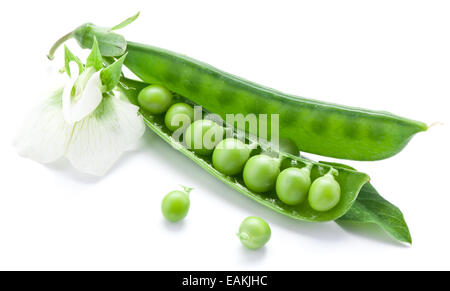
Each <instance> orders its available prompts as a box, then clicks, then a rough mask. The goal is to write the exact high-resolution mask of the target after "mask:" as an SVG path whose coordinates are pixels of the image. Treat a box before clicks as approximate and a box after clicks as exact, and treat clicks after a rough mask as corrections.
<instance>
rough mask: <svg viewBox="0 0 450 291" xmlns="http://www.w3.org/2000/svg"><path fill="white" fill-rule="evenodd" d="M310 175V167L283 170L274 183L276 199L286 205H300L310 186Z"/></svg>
mask: <svg viewBox="0 0 450 291" xmlns="http://www.w3.org/2000/svg"><path fill="white" fill-rule="evenodd" d="M310 175H311V170H310V165H308V166H307V167H303V168H301V169H299V168H294V167H291V168H287V169H285V170H283V171H282V172H281V173H280V175H279V176H278V179H277V183H276V192H277V196H278V198H279V199H280V200H281V201H282V202H284V203H286V204H287V205H297V204H300V203H302V202H303V201H304V200H305V199H306V197H307V196H308V191H309V187H310V186H311V178H310Z"/></svg>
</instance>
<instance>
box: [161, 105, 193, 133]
mask: <svg viewBox="0 0 450 291" xmlns="http://www.w3.org/2000/svg"><path fill="white" fill-rule="evenodd" d="M193 120H194V109H193V108H192V106H191V105H189V104H186V103H175V104H173V105H172V106H170V108H169V110H167V113H166V116H165V117H164V123H165V124H166V126H167V128H168V129H169V130H170V131H176V130H177V129H179V128H181V127H187V126H189V124H191V122H192V121H193Z"/></svg>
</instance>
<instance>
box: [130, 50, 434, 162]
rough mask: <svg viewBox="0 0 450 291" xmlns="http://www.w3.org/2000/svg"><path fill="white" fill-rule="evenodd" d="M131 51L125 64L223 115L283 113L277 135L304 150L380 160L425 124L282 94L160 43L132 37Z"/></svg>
mask: <svg viewBox="0 0 450 291" xmlns="http://www.w3.org/2000/svg"><path fill="white" fill-rule="evenodd" d="M127 52H128V55H127V58H126V59H125V62H124V64H125V66H127V67H128V68H129V69H130V70H131V71H132V72H133V73H135V74H136V75H137V76H138V77H139V78H141V79H142V80H143V81H144V82H148V83H158V84H163V85H164V86H166V87H167V88H168V89H169V90H171V91H174V92H176V93H178V94H180V95H182V96H184V97H186V98H187V99H189V100H191V101H192V102H195V103H197V104H199V105H202V106H203V107H204V108H205V109H206V110H208V111H209V112H212V113H215V114H219V115H220V116H221V117H222V118H223V119H224V120H225V118H226V114H244V115H246V114H250V113H253V114H279V136H280V137H281V138H290V139H292V140H293V141H294V142H295V144H296V145H297V146H298V148H299V149H300V151H304V152H309V153H314V154H319V155H323V156H329V157H335V158H341V159H350V160H381V159H385V158H388V157H391V156H393V155H395V154H396V153H398V152H399V151H401V150H402V149H403V148H404V147H405V146H406V144H407V143H408V142H409V140H410V139H411V138H412V136H413V135H414V134H415V133H417V132H420V131H424V130H426V129H427V126H426V125H425V124H423V123H421V122H418V121H413V120H410V119H406V118H402V117H398V116H396V115H393V114H391V113H388V112H378V111H369V110H364V109H360V108H353V107H347V106H341V105H335V104H329V103H324V102H320V101H315V100H311V99H306V98H302V97H297V96H292V95H288V94H284V93H281V92H278V91H276V90H273V89H270V88H266V87H263V86H261V85H258V84H254V83H252V82H249V81H247V80H244V79H241V78H239V77H236V76H233V75H231V74H228V73H225V72H222V71H220V70H218V69H216V68H214V67H212V66H210V65H207V64H204V63H201V62H199V61H196V60H194V59H191V58H189V57H186V56H183V55H179V54H176V53H173V52H170V51H167V50H164V49H160V48H157V47H153V46H148V45H143V44H138V43H134V42H128V46H127ZM268 119H269V120H268V132H269V133H268V135H269V136H270V118H268ZM237 126H238V127H240V129H244V128H243V126H239V125H237ZM244 126H245V125H244ZM253 133H254V132H253Z"/></svg>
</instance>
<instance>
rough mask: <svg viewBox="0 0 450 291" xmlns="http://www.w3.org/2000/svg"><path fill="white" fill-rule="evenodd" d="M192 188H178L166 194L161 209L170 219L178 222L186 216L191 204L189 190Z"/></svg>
mask: <svg viewBox="0 0 450 291" xmlns="http://www.w3.org/2000/svg"><path fill="white" fill-rule="evenodd" d="M191 190H192V189H190V188H185V190H184V191H178V190H176V191H172V192H170V193H168V194H167V195H166V196H164V198H163V200H162V203H161V211H162V214H163V215H164V217H165V218H166V219H167V220H168V221H171V222H176V221H180V220H182V219H183V218H185V217H186V215H187V213H188V211H189V206H190V200H189V192H190V191H191Z"/></svg>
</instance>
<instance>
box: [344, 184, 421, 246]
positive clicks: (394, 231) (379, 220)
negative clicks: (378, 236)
mask: <svg viewBox="0 0 450 291" xmlns="http://www.w3.org/2000/svg"><path fill="white" fill-rule="evenodd" d="M338 221H351V222H363V223H375V224H377V225H379V226H381V227H382V228H383V229H384V230H386V231H387V232H388V233H390V234H391V235H392V236H393V237H394V238H396V239H397V240H399V241H402V242H406V243H409V244H412V239H411V234H410V232H409V228H408V225H407V224H406V221H405V219H404V217H403V214H402V212H401V211H400V209H399V208H398V207H396V206H395V205H393V204H392V203H390V202H389V201H387V200H386V199H384V198H383V197H381V196H380V194H378V192H377V190H376V189H375V188H374V187H373V186H372V185H371V184H370V183H367V184H366V185H364V186H363V188H362V189H361V192H359V195H358V198H357V199H356V201H355V203H354V204H353V207H352V208H350V210H349V211H348V212H347V213H346V214H345V215H344V216H342V217H341V218H339V219H338Z"/></svg>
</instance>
